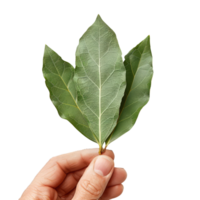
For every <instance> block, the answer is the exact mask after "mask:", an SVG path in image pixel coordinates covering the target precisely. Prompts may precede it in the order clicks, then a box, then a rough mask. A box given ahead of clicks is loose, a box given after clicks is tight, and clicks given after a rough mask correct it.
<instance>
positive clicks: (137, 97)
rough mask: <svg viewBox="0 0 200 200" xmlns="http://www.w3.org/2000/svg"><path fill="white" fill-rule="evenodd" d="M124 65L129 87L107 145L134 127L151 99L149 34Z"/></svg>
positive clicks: (133, 50)
mask: <svg viewBox="0 0 200 200" xmlns="http://www.w3.org/2000/svg"><path fill="white" fill-rule="evenodd" d="M124 65H125V67H126V81H127V87H126V91H125V95H124V97H123V100H122V104H121V108H120V114H119V119H118V122H117V125H116V127H115V128H114V130H113V132H112V133H111V135H110V136H109V138H108V139H107V141H106V145H108V144H109V143H111V142H113V141H114V140H116V139H117V138H119V137H120V136H121V135H123V134H124V133H126V132H127V131H129V130H130V129H131V128H132V126H133V125H134V124H135V122H136V119H137V117H138V114H139V112H140V110H141V109H142V108H143V106H144V105H145V104H146V103H147V102H148V100H149V93H150V87H151V79H152V76H153V68H152V54H151V49H150V37H149V36H148V37H147V38H146V39H145V40H143V41H142V42H141V43H140V44H138V45H137V46H136V47H135V48H133V49H132V50H131V51H130V52H129V53H128V54H127V55H126V56H125V61H124Z"/></svg>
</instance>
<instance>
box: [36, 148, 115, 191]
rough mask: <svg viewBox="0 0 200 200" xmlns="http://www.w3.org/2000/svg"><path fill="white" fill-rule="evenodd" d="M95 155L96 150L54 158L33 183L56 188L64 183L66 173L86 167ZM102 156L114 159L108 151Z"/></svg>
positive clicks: (112, 154) (86, 150)
mask: <svg viewBox="0 0 200 200" xmlns="http://www.w3.org/2000/svg"><path fill="white" fill-rule="evenodd" d="M97 155H98V149H85V150H82V151H76V152H73V153H68V154H64V155H60V156H57V157H54V158H52V159H51V160H50V161H49V162H48V163H47V164H46V165H45V166H44V167H43V169H42V170H41V171H40V172H39V174H38V175H37V176H36V178H35V179H34V181H33V183H37V184H39V185H45V186H49V187H53V188H56V187H58V186H59V185H60V184H61V183H62V182H63V181H64V179H65V178H66V174H67V173H69V172H73V171H77V170H80V169H82V168H85V167H87V166H88V165H89V164H90V162H91V161H92V160H93V158H94V157H96V156H97ZM104 155H107V156H109V157H110V158H112V159H114V153H113V152H112V151H110V150H107V151H106V152H105V154H104Z"/></svg>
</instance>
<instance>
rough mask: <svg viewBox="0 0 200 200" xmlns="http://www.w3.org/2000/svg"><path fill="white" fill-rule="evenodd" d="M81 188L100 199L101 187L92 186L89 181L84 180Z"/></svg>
mask: <svg viewBox="0 0 200 200" xmlns="http://www.w3.org/2000/svg"><path fill="white" fill-rule="evenodd" d="M81 187H82V188H83V190H84V192H86V193H90V194H91V195H92V196H93V197H99V196H100V195H101V189H99V188H100V187H98V186H96V185H94V184H92V183H91V182H90V181H88V180H83V181H82V182H81Z"/></svg>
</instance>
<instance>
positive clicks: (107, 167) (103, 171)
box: [94, 156, 114, 176]
mask: <svg viewBox="0 0 200 200" xmlns="http://www.w3.org/2000/svg"><path fill="white" fill-rule="evenodd" d="M113 166H114V162H113V161H112V160H108V159H106V158H104V157H102V156H99V157H98V158H97V160H96V162H95V164H94V171H95V173H97V174H99V175H100V176H107V175H108V174H109V173H110V171H111V169H112V168H113Z"/></svg>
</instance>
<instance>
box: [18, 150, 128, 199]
mask: <svg viewBox="0 0 200 200" xmlns="http://www.w3.org/2000/svg"><path fill="white" fill-rule="evenodd" d="M126 176H127V175H126V171H125V170H124V169H122V168H114V154H113V152H112V151H110V150H106V151H105V153H104V154H103V155H99V156H98V149H87V150H82V151H77V152H73V153H68V154H64V155H60V156H57V157H54V158H52V159H50V160H49V162H48V163H47V164H46V165H45V166H44V167H43V168H42V170H41V171H40V172H39V173H38V175H37V176H36V177H35V179H34V180H33V182H32V183H31V184H30V185H29V187H28V188H27V189H26V190H25V191H24V193H23V194H22V197H21V198H20V200H91V199H92V200H98V199H99V200H109V199H112V198H115V197H117V196H119V195H121V193H122V191H123V186H122V184H121V183H122V182H123V181H124V180H125V179H126Z"/></svg>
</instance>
